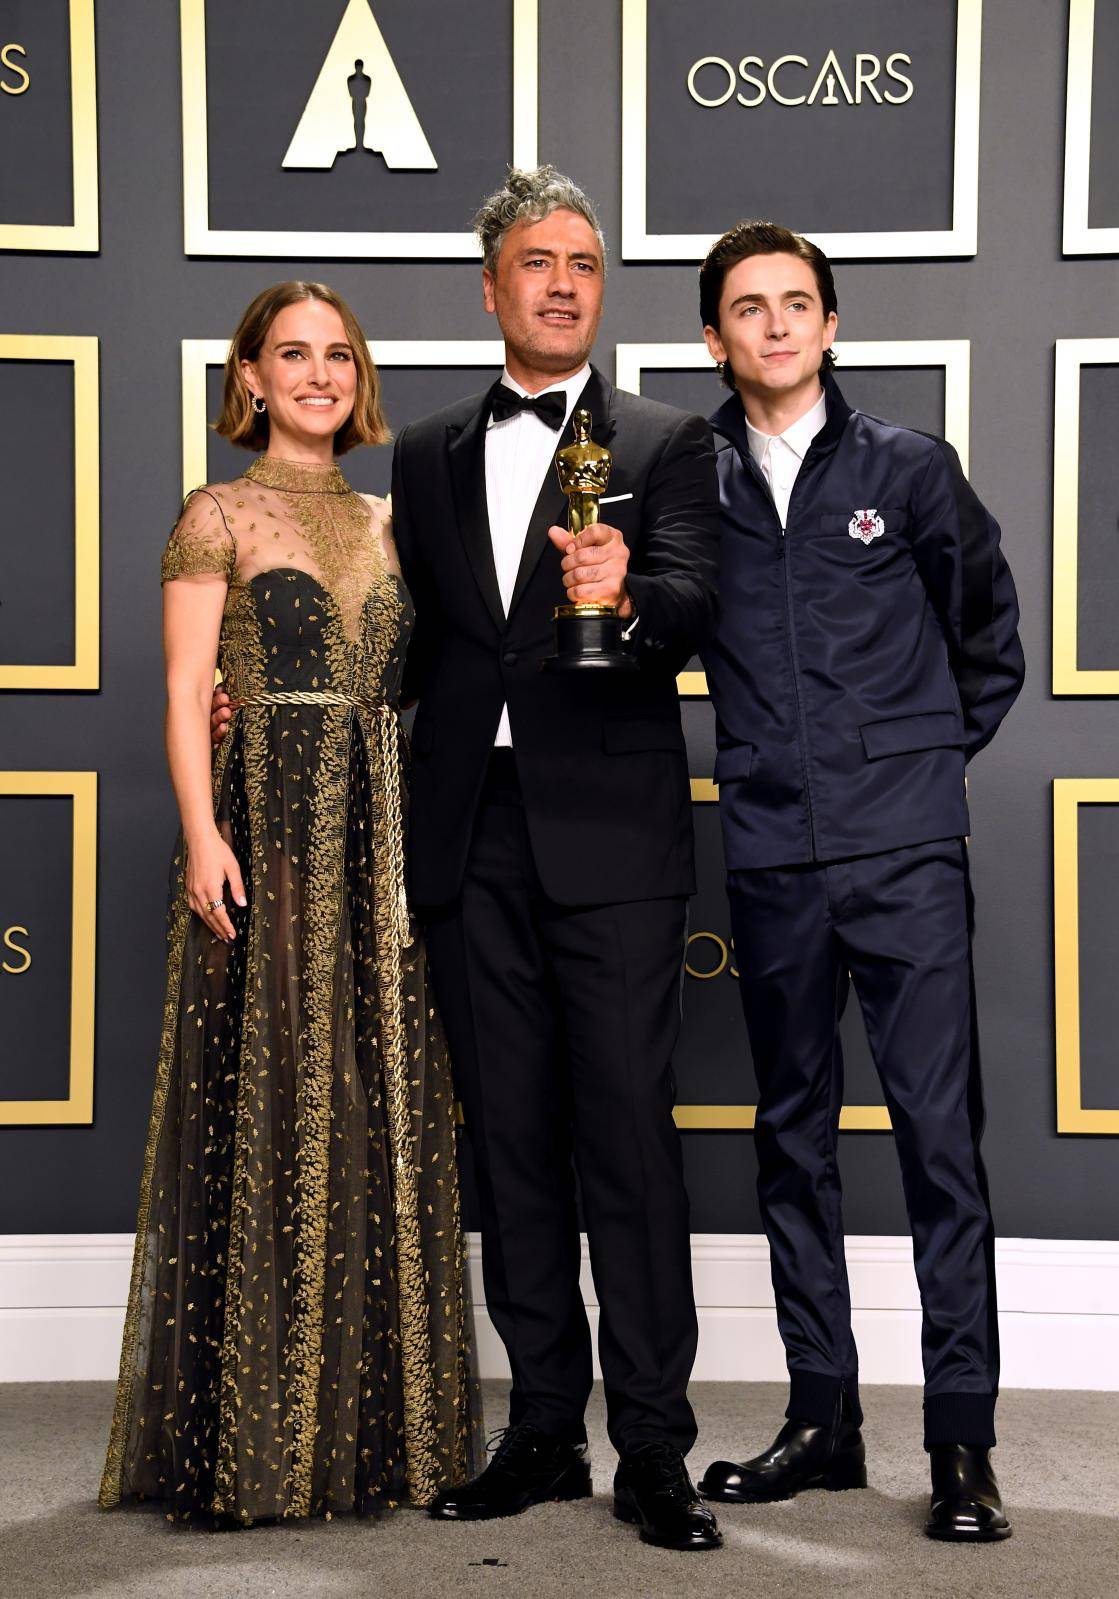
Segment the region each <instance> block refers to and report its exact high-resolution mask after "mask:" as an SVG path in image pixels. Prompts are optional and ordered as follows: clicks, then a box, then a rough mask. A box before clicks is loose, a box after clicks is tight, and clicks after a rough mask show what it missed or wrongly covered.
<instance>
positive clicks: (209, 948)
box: [101, 285, 476, 1523]
mask: <svg viewBox="0 0 1119 1599" xmlns="http://www.w3.org/2000/svg"><path fill="white" fill-rule="evenodd" d="M295 289H299V290H304V289H306V290H309V291H314V292H312V293H309V294H308V296H307V298H305V299H298V298H297V299H295V300H294V301H291V302H288V303H286V304H285V303H281V304H280V305H279V309H278V310H277V309H276V308H275V307H274V306H272V305H271V304H265V305H264V307H263V309H261V307H260V302H261V301H264V300H265V299H266V296H261V297H260V299H259V300H258V302H256V303H255V306H254V308H250V312H249V313H246V318H245V321H244V322H243V324H242V330H241V332H240V333H239V335H238V338H237V339H235V341H234V348H233V352H232V354H231V361H230V369H229V375H227V411H228V409H229V402H230V393H231V388H232V390H233V391H234V392H235V391H236V386H237V385H236V378H237V370H238V369H237V367H236V365H235V363H236V362H237V361H238V360H242V361H243V360H245V359H246V358H251V359H253V360H255V361H256V362H257V367H256V368H253V367H252V366H250V367H248V368H246V369H245V370H248V371H249V372H250V373H252V372H253V371H254V370H256V371H259V372H260V373H261V374H262V376H263V375H265V374H266V371H267V362H266V357H267V355H268V352H269V348H270V345H269V341H271V342H272V344H276V343H277V338H276V333H277V330H279V333H281V334H285V335H287V334H290V333H291V332H292V330H293V329H294V332H295V333H296V334H301V335H303V338H302V341H301V342H302V343H303V344H304V347H305V348H304V357H303V358H304V359H305V360H306V361H307V362H308V363H311V362H312V361H313V360H314V359H315V358H316V357H315V355H314V351H313V350H312V348H311V345H312V343H313V338H312V332H313V334H314V337H318V330H319V324H320V323H321V322H322V320H323V316H324V313H327V312H329V313H331V314H333V316H334V318H335V321H336V322H338V324H339V326H344V327H345V332H344V333H343V334H341V335H339V338H345V339H346V341H347V342H348V343H349V344H350V345H351V346H353V345H354V344H355V343H356V342H357V330H356V323H353V325H352V327H351V326H350V324H351V323H352V321H353V319H352V313H349V312H348V310H347V308H346V307H345V306H344V304H343V303H342V302H340V301H337V299H336V297H333V296H331V297H330V299H328V300H324V299H322V298H319V294H320V292H321V293H323V294H328V293H329V291H321V290H320V286H317V285H280V286H277V289H276V290H273V291H270V292H271V293H272V294H273V295H277V294H278V295H279V300H280V302H283V300H284V295H283V293H282V292H280V291H283V290H288V291H292V290H295ZM254 309H255V310H256V315H255V319H254V317H253V312H254ZM308 317H310V318H311V320H312V321H313V322H314V329H313V330H311V331H309V329H308V326H307V325H306V323H307V319H308ZM300 319H302V322H301V320H300ZM246 324H250V326H249V334H250V335H252V333H253V328H254V327H256V328H258V329H260V328H263V333H262V334H261V338H262V339H263V349H261V348H260V347H259V345H258V348H257V350H255V351H254V350H253V349H252V342H253V340H252V337H251V336H250V337H248V338H247V339H246V338H245V337H243V335H244V333H245V326H246ZM325 325H326V327H327V331H328V332H336V331H337V329H335V328H334V327H333V325H332V324H330V323H329V321H328V322H327V323H326V324H325ZM295 342H297V343H298V342H300V340H296V341H295ZM336 342H337V341H336ZM366 359H368V358H367V357H366ZM278 371H279V373H280V378H279V385H280V391H279V392H278V391H277V390H276V388H275V386H274V387H273V390H272V391H271V392H270V393H269V391H268V389H267V384H266V383H265V385H264V392H262V394H261V395H260V397H259V400H258V404H257V407H256V412H255V413H254V414H256V415H260V414H261V413H262V407H264V406H265V405H268V406H269V407H270V409H271V411H272V417H271V435H270V436H269V439H268V453H267V454H265V455H263V456H261V457H260V458H259V459H257V460H255V461H254V462H253V464H252V465H251V466H250V467H249V469H248V470H247V471H246V472H245V474H244V476H243V477H241V478H239V479H237V480H236V481H234V482H231V483H225V484H216V485H210V486H209V487H208V488H207V489H205V490H199V491H197V492H196V493H194V494H193V495H192V496H190V498H189V499H188V502H187V504H186V507H185V509H184V513H183V515H182V518H181V520H180V522H179V524H178V526H177V527H176V529H175V531H174V533H173V535H172V537H171V540H170V543H169V544H168V546H167V549H166V552H165V554H164V557H163V574H162V575H163V580H164V583H165V585H176V586H177V585H179V584H180V583H191V582H196V583H197V582H209V583H210V584H214V583H215V582H217V583H221V584H224V585H225V594H224V601H222V602H221V614H220V644H219V661H220V668H221V672H222V675H223V678H224V681H225V684H226V686H227V687H228V688H229V692H230V694H231V696H232V698H233V701H234V704H235V705H236V707H237V709H236V711H235V715H234V719H233V723H232V726H231V729H230V731H229V733H228V735H227V736H226V738H225V739H224V741H223V743H222V744H221V746H220V747H219V749H218V750H217V752H216V755H215V759H214V763H213V770H212V791H211V792H212V806H213V817H214V820H215V821H216V824H217V831H218V833H219V834H220V838H221V840H223V841H224V844H225V845H226V846H228V847H229V848H230V849H231V850H232V853H233V857H235V860H236V866H237V868H239V872H240V878H241V884H243V892H240V890H241V884H238V883H237V882H236V878H237V870H236V869H235V868H234V866H233V865H232V864H230V866H229V869H228V881H229V883H230V891H229V893H230V897H232V896H233V895H234V894H236V893H240V897H241V898H242V899H243V900H244V901H245V903H244V905H243V906H231V905H228V903H227V902H226V900H225V898H224V896H223V894H222V892H221V890H220V888H219V889H218V890H217V891H216V893H215V895H214V897H213V899H207V900H205V901H204V902H203V905H202V908H201V913H196V912H195V911H194V910H192V908H191V903H192V902H191V899H190V892H189V860H190V850H189V837H190V834H189V830H188V834H187V836H188V846H187V847H186V848H183V849H181V850H180V852H179V856H178V858H177V861H176V878H177V887H176V892H175V896H174V900H173V903H172V907H171V912H170V924H169V960H168V981H167V994H166V1003H165V1009H164V1021H163V1034H162V1041H161V1046H160V1052H159V1062H158V1069H157V1077H156V1088H155V1099H154V1105H153V1109H152V1117H151V1125H150V1132H149V1136H148V1142H147V1148H146V1152H145V1157H144V1167H143V1177H142V1188H141V1197H140V1212H139V1219H138V1225H137V1239H136V1253H135V1262H134V1267H133V1274H132V1285H131V1292H130V1295H129V1304H128V1312H127V1320H126V1323H125V1332H124V1345H123V1351H122V1358H121V1373H120V1381H119V1386H118V1390H117V1399H116V1408H115V1412H114V1417H113V1424H112V1435H111V1440H110V1446H109V1452H108V1459H107V1463H106V1466H105V1473H104V1479H103V1483H102V1488H101V1503H102V1505H103V1506H106V1507H109V1506H112V1505H114V1504H116V1503H117V1502H118V1501H119V1500H121V1499H122V1498H128V1497H135V1498H144V1499H151V1500H158V1501H162V1502H163V1504H164V1506H165V1508H166V1510H167V1512H168V1514H169V1515H170V1516H171V1517H173V1518H174V1519H189V1518H197V1517H199V1516H204V1517H205V1518H207V1519H209V1518H216V1519H217V1520H218V1521H219V1522H220V1521H226V1520H228V1521H233V1522H238V1523H245V1522H252V1521H259V1520H265V1519H272V1518H278V1517H291V1516H306V1515H324V1514H325V1515H331V1514H337V1513H339V1512H343V1511H357V1512H359V1513H362V1512H369V1511H372V1510H373V1509H375V1508H376V1507H378V1506H380V1505H383V1504H386V1503H388V1504H392V1503H396V1502H398V1501H401V1500H407V1499H410V1500H411V1501H413V1502H414V1503H418V1504H421V1505H423V1504H426V1503H429V1502H430V1501H431V1499H432V1498H433V1497H434V1496H435V1494H436V1493H437V1492H438V1490H439V1489H440V1488H442V1487H444V1486H447V1485H449V1484H451V1483H454V1482H458V1481H461V1480H464V1479H465V1478H466V1477H468V1476H469V1475H470V1473H471V1471H472V1469H473V1467H474V1449H475V1443H476V1384H475V1383H474V1382H473V1380H472V1378H471V1375H470V1371H469V1357H468V1320H469V1307H468V1303H467V1299H466V1296H465V1292H464V1284H463V1242H462V1234H461V1228H460V1219H459V1199H458V1187H457V1180H456V1172H455V1150H454V1103H453V1094H452V1088H451V1079H450V1072H449V1067H448V1061H447V1052H446V1047H445V1044H444V1039H443V1033H442V1030H441V1027H440V1024H439V1019H438V1016H437V1015H436V1013H435V1011H434V1009H433V1006H432V1002H431V998H430V995H429V991H428V984H427V978H426V972H425V962H424V951H423V947H422V944H421V943H420V941H419V939H418V937H417V935H416V931H415V928H414V926H413V924H412V923H411V922H410V919H409V914H408V906H407V902H406V898H405V876H404V838H403V819H404V803H405V770H404V757H405V744H404V739H403V735H402V732H401V729H400V727H399V721H398V714H397V708H396V702H397V694H398V689H399V684H400V677H401V667H402V662H403V657H404V651H405V648H406V644H407V639H408V634H409V630H410V628H411V626H412V620H413V617H412V609H411V604H410V600H409V597H408V593H407V591H406V589H405V587H404V584H403V582H402V580H401V577H400V575H399V570H398V568H397V567H396V564H395V560H394V554H393V548H392V542H391V521H390V515H389V508H388V506H387V504H386V503H385V502H381V501H375V500H370V499H368V498H366V497H364V496H362V495H359V494H356V493H354V492H353V491H352V490H351V489H350V487H349V485H348V484H347V482H346V480H345V478H344V477H343V475H342V473H341V471H340V470H339V468H338V467H337V465H335V464H333V463H332V461H330V460H329V459H328V460H326V461H318V462H316V461H308V460H304V459H296V460H289V459H285V458H284V455H283V446H284V444H285V442H290V438H291V432H290V429H289V433H288V434H284V433H282V432H280V431H279V422H281V421H283V420H285V419H286V420H288V421H290V426H291V428H296V429H297V428H298V426H299V423H300V418H299V415H298V412H297V410H296V407H297V406H300V407H301V408H302V409H305V410H307V411H308V412H310V411H312V410H315V411H322V410H326V409H327V408H328V402H327V400H326V399H324V398H323V394H321V393H318V391H316V390H315V388H314V379H313V377H311V376H310V375H305V377H306V384H307V385H309V387H308V393H309V394H310V395H311V397H312V398H315V397H316V395H317V399H316V403H315V405H314V406H312V405H310V404H306V405H302V402H300V401H299V398H298V394H297V393H295V389H297V388H298V383H296V382H295V380H294V379H292V378H291V376H290V374H289V373H288V372H286V371H285V370H284V368H283V367H279V368H278ZM324 371H325V373H326V376H325V378H324V384H323V390H324V392H325V391H326V390H327V389H328V387H329V385H330V383H331V382H333V381H334V378H335V374H333V373H332V372H330V370H329V368H328V367H324ZM370 371H372V367H371V363H370ZM372 381H373V382H374V383H375V374H374V377H373V379H372ZM284 383H287V384H288V389H289V391H291V392H283V391H282V390H283V384H284ZM293 384H294V389H293ZM341 387H342V389H343V393H342V396H341V399H342V401H343V402H344V401H345V398H346V396H345V392H344V388H345V385H344V384H342V385H341ZM358 387H359V393H358V400H359V402H360V400H361V398H362V396H361V393H360V387H361V385H360V380H359V383H358ZM374 393H375V390H374ZM266 394H267V400H266V398H265V395H266ZM367 398H368V396H367ZM289 414H290V415H289ZM308 425H309V426H310V427H311V428H312V429H318V430H319V432H321V431H322V429H323V423H322V422H320V420H319V418H318V416H317V415H316V416H315V417H314V419H313V420H311V421H309V423H308ZM252 426H258V424H255V423H254V424H250V427H252ZM304 442H305V441H304ZM299 444H300V439H299V437H298V434H296V436H295V443H294V446H293V448H294V449H296V450H297V453H299V454H302V455H306V454H308V453H313V452H308V451H307V450H301V451H300V450H298V446H299ZM274 452H275V453H274ZM211 681H212V676H211ZM192 714H193V713H192ZM192 725H193V724H192ZM169 727H170V724H169ZM171 736H172V735H171V733H170V731H169V748H170V747H171ZM191 736H192V737H193V736H194V733H193V731H192V733H191ZM172 770H173V773H174V770H175V762H174V759H172ZM177 787H178V785H177ZM180 804H181V805H182V797H181V795H180ZM185 825H186V823H185V820H184V826H185ZM215 907H216V909H215ZM223 910H224V911H225V913H226V914H227V915H228V916H229V917H230V918H231V921H232V930H233V933H234V935H235V936H234V937H232V938H229V937H228V936H227V937H224V938H223V937H222V936H219V932H216V931H214V930H213V927H212V926H211V925H208V923H207V921H206V920H203V919H202V918H203V914H204V915H206V916H207V917H208V919H209V921H210V922H211V923H214V925H215V926H218V927H219V928H220V927H224V926H225V924H224V923H223V922H221V921H220V917H221V914H222V911H223ZM215 918H217V919H218V920H217V921H215Z"/></svg>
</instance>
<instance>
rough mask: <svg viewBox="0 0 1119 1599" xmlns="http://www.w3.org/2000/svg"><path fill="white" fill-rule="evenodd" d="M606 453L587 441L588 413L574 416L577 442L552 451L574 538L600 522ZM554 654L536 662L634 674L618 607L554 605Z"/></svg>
mask: <svg viewBox="0 0 1119 1599" xmlns="http://www.w3.org/2000/svg"><path fill="white" fill-rule="evenodd" d="M612 465H613V461H612V459H611V455H610V451H609V450H608V449H606V448H605V446H604V445H602V444H596V443H595V442H594V440H593V439H592V438H591V413H590V412H589V411H587V410H585V409H583V408H580V409H579V410H578V411H576V413H575V443H574V444H568V445H567V446H566V447H565V448H564V449H562V450H557V451H556V471H557V472H558V474H559V480H560V487H561V488H562V490H563V492H564V493H565V494H566V495H567V526H568V528H569V530H570V532H571V534H572V537H578V535H579V534H580V533H581V532H582V531H583V529H584V528H587V527H590V526H591V524H592V523H594V522H597V521H598V508H599V501H600V500H601V498H602V495H603V494H604V493H605V491H606V485H607V484H608V483H609V481H610V468H611V466H612ZM554 621H555V627H556V653H555V654H554V655H549V656H548V657H547V659H545V660H543V661H542V662H541V663H540V664H541V666H542V668H543V670H544V671H546V672H571V671H582V670H583V669H584V668H586V667H592V666H593V667H598V668H600V669H601V668H602V667H610V668H611V669H612V670H614V671H617V670H622V671H633V670H636V667H637V662H636V661H635V660H634V658H633V656H632V655H631V654H630V653H629V651H628V650H625V649H623V647H622V623H621V619H620V617H619V616H618V607H617V606H616V605H603V604H601V603H597V602H596V603H594V604H583V605H557V606H556V609H555V612H554Z"/></svg>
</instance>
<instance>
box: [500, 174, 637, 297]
mask: <svg viewBox="0 0 1119 1599" xmlns="http://www.w3.org/2000/svg"><path fill="white" fill-rule="evenodd" d="M553 211H574V212H575V213H576V214H577V215H578V216H581V217H584V218H585V219H586V220H587V221H588V222H589V223H590V225H591V227H592V228H593V229H594V234H595V238H596V239H597V240H598V247H599V249H600V250H601V251H602V264H603V267H605V265H606V241H605V239H604V238H603V237H602V229H601V227H600V226H599V222H598V217H597V216H596V214H595V209H594V206H593V205H592V204H591V202H590V201H589V200H588V199H587V196H586V195H585V194H584V193H583V191H582V189H580V188H579V186H578V184H576V183H572V181H571V179H570V178H565V177H564V175H563V173H562V172H557V171H556V169H555V167H552V166H543V167H534V168H533V169H532V171H531V172H523V171H522V170H521V169H520V168H519V167H510V168H509V175H508V177H507V178H506V179H505V182H504V183H503V184H502V186H501V188H500V189H496V190H495V191H494V193H493V194H491V195H490V196H489V198H488V199H486V200H483V202H482V204H481V206H480V207H479V209H478V212H477V215H476V216H475V218H474V232H475V233H476V234H477V235H478V243H479V244H480V245H481V246H482V265H483V266H485V267H486V268H487V269H488V270H489V271H490V272H493V271H494V270H495V269H496V267H497V256H498V251H499V250H500V249H501V241H502V239H503V238H504V237H505V235H506V234H507V233H508V232H509V229H510V228H511V227H513V226H515V224H516V223H518V222H543V220H544V218H545V217H548V216H551V214H552V212H553Z"/></svg>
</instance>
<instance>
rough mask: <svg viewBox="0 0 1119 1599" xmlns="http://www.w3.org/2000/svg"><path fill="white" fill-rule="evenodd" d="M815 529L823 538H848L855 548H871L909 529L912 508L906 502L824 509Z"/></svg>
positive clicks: (895, 538)
mask: <svg viewBox="0 0 1119 1599" xmlns="http://www.w3.org/2000/svg"><path fill="white" fill-rule="evenodd" d="M809 531H810V532H812V531H814V532H815V533H816V534H817V535H818V536H819V537H821V538H829V539H832V538H841V537H842V538H847V539H849V540H850V542H851V543H852V544H853V545H855V546H856V548H862V549H870V548H872V547H873V546H874V545H875V544H879V543H882V542H890V543H893V542H896V541H897V540H898V538H899V537H900V536H901V535H903V534H905V533H907V532H908V531H909V512H908V510H907V509H906V508H905V507H904V506H890V505H886V506H880V505H866V506H859V507H853V508H852V509H851V510H850V511H823V512H821V513H820V515H819V516H818V517H817V519H816V527H815V529H812V528H811V526H810V527H809Z"/></svg>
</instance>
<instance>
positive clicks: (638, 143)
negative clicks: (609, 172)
mask: <svg viewBox="0 0 1119 1599" xmlns="http://www.w3.org/2000/svg"><path fill="white" fill-rule="evenodd" d="M647 12H648V0H622V259H623V260H625V261H702V260H703V258H704V256H705V255H706V254H707V252H708V250H709V249H710V248H711V245H712V244H713V242H714V240H715V239H716V238H717V236H718V232H719V225H718V224H717V225H716V226H715V227H714V228H713V229H712V230H711V231H710V232H707V233H655V234H650V233H649V232H648V223H647V183H648V174H647V160H646V153H647V141H646V116H647V105H646V100H647V84H646V76H647V66H648V61H647V20H648V19H647ZM982 45H983V0H957V15H956V80H955V121H954V133H953V160H952V226H951V227H950V228H933V229H921V230H914V231H910V232H901V231H899V232H890V231H888V230H887V231H883V232H873V233H817V232H816V231H815V230H814V229H812V228H811V227H807V228H805V229H804V230H803V231H804V232H805V233H806V234H807V236H808V237H809V238H810V239H813V240H814V241H815V243H817V244H818V245H819V246H820V248H821V249H822V250H823V251H824V252H825V253H826V254H827V255H829V256H830V257H831V259H832V260H833V261H859V260H900V259H903V258H905V257H908V256H969V255H975V253H976V251H977V250H978V239H979V95H980V85H981V73H980V56H981V51H982Z"/></svg>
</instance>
